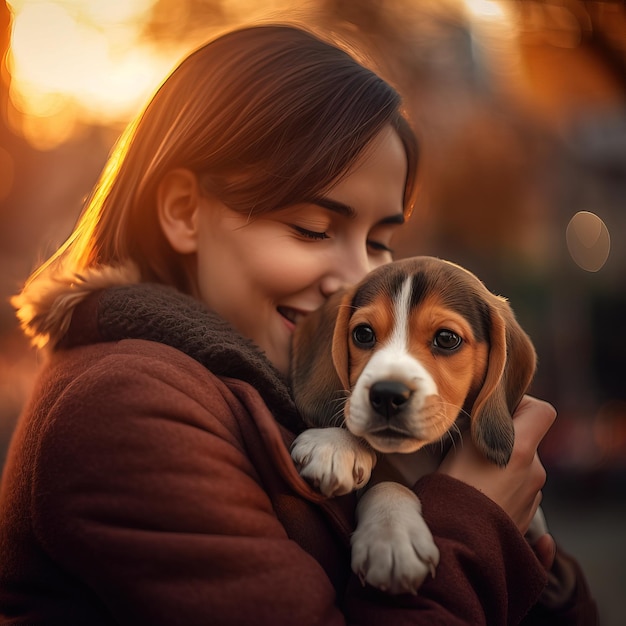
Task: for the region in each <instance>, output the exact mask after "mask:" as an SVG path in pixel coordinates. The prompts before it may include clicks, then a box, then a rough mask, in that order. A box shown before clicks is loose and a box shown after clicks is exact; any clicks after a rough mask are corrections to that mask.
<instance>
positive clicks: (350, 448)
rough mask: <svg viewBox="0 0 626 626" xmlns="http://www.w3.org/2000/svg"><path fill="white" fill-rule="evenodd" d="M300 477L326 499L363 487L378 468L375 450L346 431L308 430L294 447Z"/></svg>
mask: <svg viewBox="0 0 626 626" xmlns="http://www.w3.org/2000/svg"><path fill="white" fill-rule="evenodd" d="M291 458H292V459H293V461H294V463H295V464H296V467H297V468H298V471H299V472H300V476H302V478H304V479H305V480H307V481H309V482H310V483H311V484H312V485H313V486H314V487H316V488H317V489H319V490H320V492H321V493H323V494H324V495H325V496H329V497H330V496H340V495H343V494H346V493H350V492H351V491H354V490H355V489H359V488H360V487H363V485H365V484H367V482H368V481H369V479H370V476H371V473H372V468H373V467H374V466H375V465H376V454H375V453H374V451H373V450H372V449H371V448H370V447H369V446H367V445H366V444H365V443H363V442H362V441H361V440H360V439H358V438H357V437H355V436H354V435H353V434H352V433H350V432H349V431H347V430H346V429H345V428H334V427H333V428H309V429H308V430H305V431H304V432H302V433H300V435H298V436H297V437H296V439H295V441H294V442H293V444H292V445H291Z"/></svg>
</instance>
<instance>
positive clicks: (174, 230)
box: [157, 168, 200, 254]
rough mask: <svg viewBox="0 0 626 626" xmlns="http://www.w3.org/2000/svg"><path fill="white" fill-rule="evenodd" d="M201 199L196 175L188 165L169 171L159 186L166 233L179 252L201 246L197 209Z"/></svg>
mask: <svg viewBox="0 0 626 626" xmlns="http://www.w3.org/2000/svg"><path fill="white" fill-rule="evenodd" d="M199 199H200V192H199V187H198V180H197V178H196V175H195V174H194V173H193V172H192V171H190V170H187V169H182V168H178V169H174V170H171V171H169V172H168V173H167V174H166V175H165V176H164V177H163V179H162V180H161V182H160V183H159V186H158V188H157V211H158V216H159V223H160V224H161V229H162V230H163V233H164V234H165V237H166V238H167V240H168V241H169V243H170V245H171V246H172V248H174V250H176V252H179V253H181V254H190V253H192V252H196V250H197V234H198V229H197V213H198V204H199Z"/></svg>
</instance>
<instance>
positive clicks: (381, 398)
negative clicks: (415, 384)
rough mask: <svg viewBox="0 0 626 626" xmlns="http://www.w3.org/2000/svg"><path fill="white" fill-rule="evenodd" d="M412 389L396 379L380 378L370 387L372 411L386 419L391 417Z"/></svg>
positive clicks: (401, 405)
mask: <svg viewBox="0 0 626 626" xmlns="http://www.w3.org/2000/svg"><path fill="white" fill-rule="evenodd" d="M411 393H412V391H411V390H410V389H409V388H408V387H407V386H406V385H405V384H404V383H401V382H398V381H396V380H381V381H379V382H376V383H374V384H373V385H372V386H371V387H370V404H371V406H372V408H373V409H374V411H376V413H378V414H379V415H382V416H383V417H384V418H386V419H391V418H392V417H394V416H395V415H397V414H398V413H400V411H402V409H403V408H404V406H405V405H406V403H407V402H408V401H409V399H410V398H411Z"/></svg>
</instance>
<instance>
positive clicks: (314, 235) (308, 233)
mask: <svg viewBox="0 0 626 626" xmlns="http://www.w3.org/2000/svg"><path fill="white" fill-rule="evenodd" d="M290 226H291V228H293V230H295V231H296V233H298V235H302V237H304V238H305V239H312V240H313V241H320V240H322V239H328V238H329V236H328V233H326V232H318V231H315V230H309V229H308V228H302V227H301V226H296V225H295V224H290Z"/></svg>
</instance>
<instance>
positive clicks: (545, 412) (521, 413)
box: [513, 395, 556, 447]
mask: <svg viewBox="0 0 626 626" xmlns="http://www.w3.org/2000/svg"><path fill="white" fill-rule="evenodd" d="M513 417H514V421H513V427H514V428H515V435H516V436H518V437H523V438H528V439H529V440H532V441H536V442H537V444H538V443H539V442H540V441H541V440H542V439H543V438H544V437H545V435H546V433H547V432H548V431H549V430H550V428H551V426H552V425H553V424H554V420H555V419H556V410H555V408H554V407H553V406H552V405H551V404H549V403H548V402H544V401H543V400H539V399H538V398H533V397H532V396H528V395H526V396H524V397H523V398H522V401H521V402H520V403H519V406H518V407H517V409H516V411H515V413H514V414H513ZM524 440H526V439H524ZM535 447H536V446H535Z"/></svg>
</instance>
